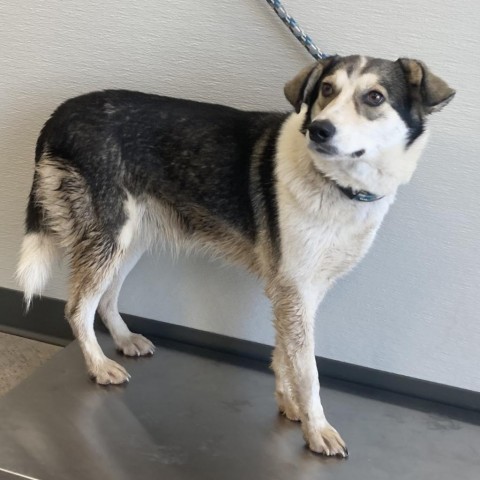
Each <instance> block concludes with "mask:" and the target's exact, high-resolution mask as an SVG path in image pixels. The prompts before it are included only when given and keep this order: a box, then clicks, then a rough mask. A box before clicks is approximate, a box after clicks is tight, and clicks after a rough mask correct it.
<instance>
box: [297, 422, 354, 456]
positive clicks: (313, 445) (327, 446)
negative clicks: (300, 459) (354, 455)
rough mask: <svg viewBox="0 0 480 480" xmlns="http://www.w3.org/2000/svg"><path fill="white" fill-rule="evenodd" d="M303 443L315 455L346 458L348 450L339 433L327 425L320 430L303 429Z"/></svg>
mask: <svg viewBox="0 0 480 480" xmlns="http://www.w3.org/2000/svg"><path fill="white" fill-rule="evenodd" d="M304 437H305V441H306V442H307V444H308V448H310V450H312V451H313V452H315V453H321V454H323V455H327V456H339V457H344V458H346V457H348V449H347V446H346V445H345V442H344V441H343V439H342V437H341V436H340V435H339V433H338V432H337V431H336V430H335V429H334V428H333V427H332V426H331V425H330V424H328V423H327V425H326V426H324V427H322V428H318V427H317V428H308V427H307V428H305V429H304Z"/></svg>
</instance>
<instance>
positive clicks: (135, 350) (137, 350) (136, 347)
mask: <svg viewBox="0 0 480 480" xmlns="http://www.w3.org/2000/svg"><path fill="white" fill-rule="evenodd" d="M116 345H117V348H118V350H120V351H121V352H122V353H123V354H124V355H126V356H127V357H141V356H142V355H153V352H154V351H155V345H154V344H153V343H152V342H151V341H150V340H148V338H145V337H144V336H143V335H139V334H138V333H131V334H130V335H128V336H126V337H122V338H120V339H119V340H117V341H116Z"/></svg>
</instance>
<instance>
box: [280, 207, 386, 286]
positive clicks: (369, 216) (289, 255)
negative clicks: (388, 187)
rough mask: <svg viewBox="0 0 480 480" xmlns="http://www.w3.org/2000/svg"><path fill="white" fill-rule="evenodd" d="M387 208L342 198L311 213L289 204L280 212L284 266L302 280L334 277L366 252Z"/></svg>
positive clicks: (328, 281) (347, 268) (347, 269)
mask: <svg viewBox="0 0 480 480" xmlns="http://www.w3.org/2000/svg"><path fill="white" fill-rule="evenodd" d="M387 208H388V207H385V206H381V205H373V204H358V203H357V202H354V201H343V200H342V201H340V202H332V203H331V204H330V205H325V206H324V207H323V208H320V209H318V211H317V212H315V214H312V212H305V211H302V209H301V208H299V206H298V205H295V204H290V205H286V206H285V207H284V208H283V211H282V212H281V213H280V226H281V239H282V240H281V244H282V267H283V270H284V271H287V272H288V274H289V275H292V276H294V277H297V278H299V279H301V280H302V281H313V282H315V283H316V282H322V283H323V282H325V283H330V282H332V281H334V280H335V279H336V278H338V277H339V276H341V275H343V274H345V273H347V272H348V271H349V270H350V269H351V268H353V267H354V266H355V265H356V264H357V263H358V262H359V261H360V260H361V258H362V257H363V256H364V255H365V254H366V252H367V251H368V249H369V247H370V246H371V244H372V242H373V239H374V237H375V234H376V232H377V230H378V228H379V226H380V224H381V221H382V219H383V217H384V215H385V213H386V209H387Z"/></svg>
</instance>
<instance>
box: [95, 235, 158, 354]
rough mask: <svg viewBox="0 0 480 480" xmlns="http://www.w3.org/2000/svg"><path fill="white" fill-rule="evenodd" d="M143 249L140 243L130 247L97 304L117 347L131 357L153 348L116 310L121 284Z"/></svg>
mask: <svg viewBox="0 0 480 480" xmlns="http://www.w3.org/2000/svg"><path fill="white" fill-rule="evenodd" d="M144 250H145V248H143V247H141V246H140V245H136V246H131V247H130V249H129V250H128V251H127V252H126V254H125V257H124V258H123V260H122V264H121V266H120V268H119V269H118V271H117V273H116V275H115V277H114V278H113V281H112V283H111V284H110V286H109V287H108V288H107V290H106V291H105V293H104V294H103V296H102V298H101V300H100V304H99V306H98V313H99V314H100V317H101V318H102V320H103V323H104V324H105V326H106V327H107V328H108V330H109V331H110V333H111V335H112V337H113V340H114V342H115V345H116V347H117V349H118V350H119V351H120V352H122V353H123V354H124V355H127V356H131V357H137V356H141V355H151V354H152V353H153V352H154V350H155V346H154V345H153V343H152V342H151V341H150V340H148V339H146V338H145V337H144V336H143V335H139V334H137V333H132V332H131V331H130V329H129V328H128V326H127V325H126V323H125V322H124V321H123V319H122V317H121V315H120V313H119V311H118V296H119V294H120V289H121V288H122V284H123V282H124V280H125V278H126V277H127V275H128V274H129V272H130V271H131V270H132V268H133V267H134V266H135V265H136V263H137V262H138V260H139V259H140V258H141V256H142V255H143V252H144Z"/></svg>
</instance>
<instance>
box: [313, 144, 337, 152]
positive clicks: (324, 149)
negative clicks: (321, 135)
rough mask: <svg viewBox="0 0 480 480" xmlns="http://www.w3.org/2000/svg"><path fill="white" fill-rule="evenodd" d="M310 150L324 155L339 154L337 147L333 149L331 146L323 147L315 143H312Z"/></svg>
mask: <svg viewBox="0 0 480 480" xmlns="http://www.w3.org/2000/svg"><path fill="white" fill-rule="evenodd" d="M310 148H311V149H312V150H315V151H316V152H318V153H322V154H324V155H336V154H337V153H338V150H337V149H336V147H332V146H331V145H323V144H319V143H315V142H310Z"/></svg>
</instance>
